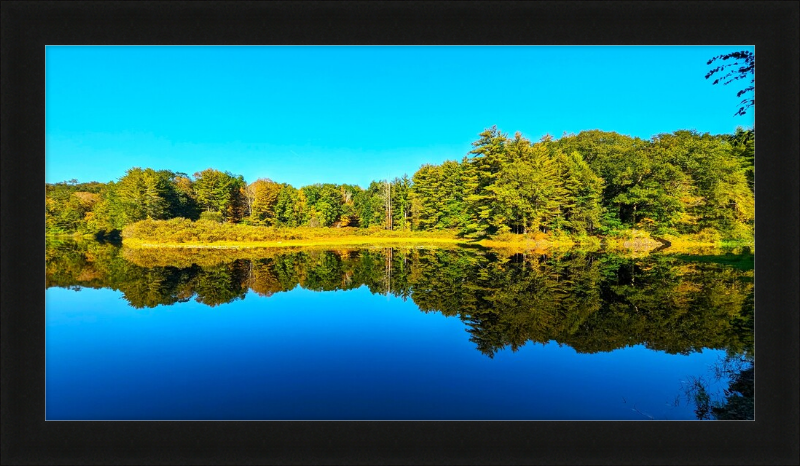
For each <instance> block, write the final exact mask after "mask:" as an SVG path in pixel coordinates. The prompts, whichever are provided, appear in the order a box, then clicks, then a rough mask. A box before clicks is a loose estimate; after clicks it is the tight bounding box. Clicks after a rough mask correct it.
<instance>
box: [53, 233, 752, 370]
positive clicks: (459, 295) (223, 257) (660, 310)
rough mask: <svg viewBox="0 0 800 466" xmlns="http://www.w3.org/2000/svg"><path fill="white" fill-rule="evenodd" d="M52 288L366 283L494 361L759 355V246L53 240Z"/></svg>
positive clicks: (151, 289) (135, 301)
mask: <svg viewBox="0 0 800 466" xmlns="http://www.w3.org/2000/svg"><path fill="white" fill-rule="evenodd" d="M46 257H47V264H46V267H47V268H46V285H47V287H48V288H49V287H67V288H73V289H80V288H81V287H87V288H112V289H114V290H118V291H121V292H122V293H123V295H124V298H125V299H126V300H127V301H128V303H129V304H130V305H131V306H133V307H135V308H150V307H155V306H158V305H171V304H174V303H178V302H185V301H188V300H192V299H194V300H196V301H198V302H200V303H203V304H205V305H208V306H212V307H213V306H217V305H220V304H224V303H229V302H231V301H235V300H238V299H244V298H245V297H246V295H247V293H248V291H252V292H255V293H257V294H259V295H261V296H271V295H273V294H275V293H281V292H285V291H289V290H292V289H294V288H296V287H298V286H300V287H302V288H304V289H307V290H313V291H333V290H350V289H356V288H359V287H362V286H366V287H367V288H368V289H369V290H370V291H371V292H372V293H380V294H391V295H394V296H397V297H401V298H403V299H411V300H413V302H414V303H415V304H416V306H418V307H419V309H420V310H421V311H423V312H438V313H441V314H443V315H445V316H455V317H457V318H458V319H460V320H461V321H463V322H464V324H465V325H466V327H467V329H468V331H469V333H470V335H471V337H470V340H471V341H472V342H473V343H474V344H475V346H476V347H477V349H478V350H479V351H480V352H482V353H483V354H485V355H487V356H489V357H492V356H494V355H495V354H496V353H497V352H498V351H500V350H501V349H503V348H510V349H512V350H514V351H516V350H517V349H518V348H520V347H521V346H522V345H525V344H526V343H528V342H538V343H547V342H549V341H556V342H558V343H559V344H563V345H569V346H570V347H572V348H574V349H575V350H576V351H578V352H580V353H596V352H607V351H612V350H615V349H618V348H624V347H628V346H633V345H640V344H641V345H644V346H646V347H647V348H650V349H655V350H661V351H665V352H667V353H671V354H688V353H693V352H697V351H699V350H701V349H703V348H712V349H723V350H726V351H727V352H728V353H729V354H741V353H752V350H753V304H752V303H753V271H752V257H753V256H752V254H740V255H729V256H710V255H709V256H691V257H689V256H671V255H663V254H653V255H650V256H647V257H638V258H626V257H622V256H618V255H608V254H596V253H580V252H569V253H559V254H553V255H532V254H519V253H516V254H510V253H509V254H505V253H503V252H501V251H492V250H480V249H464V248H456V249H414V248H409V249H342V250H313V249H311V250H283V251H276V250H270V251H236V250H190V251H186V250H178V249H163V250H134V249H128V248H121V247H119V246H118V245H114V244H109V243H105V244H104V243H98V242H72V241H61V242H56V241H51V242H49V243H48V246H47V253H46Z"/></svg>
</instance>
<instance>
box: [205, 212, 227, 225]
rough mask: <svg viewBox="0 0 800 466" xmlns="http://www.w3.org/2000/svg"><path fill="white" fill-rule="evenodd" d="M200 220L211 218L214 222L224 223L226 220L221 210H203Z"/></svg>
mask: <svg viewBox="0 0 800 466" xmlns="http://www.w3.org/2000/svg"><path fill="white" fill-rule="evenodd" d="M200 220H209V221H212V222H217V223H222V221H223V220H224V219H223V218H222V214H221V213H219V212H207V211H206V212H203V213H201V214H200Z"/></svg>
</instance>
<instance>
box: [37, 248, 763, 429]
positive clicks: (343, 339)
mask: <svg viewBox="0 0 800 466" xmlns="http://www.w3.org/2000/svg"><path fill="white" fill-rule="evenodd" d="M752 264H753V261H752V255H751V254H738V255H730V254H729V255H724V256H713V255H708V256H677V255H666V254H651V255H650V256H647V257H639V258H631V257H627V258H626V257H623V256H619V255H610V254H596V253H580V252H571V253H562V254H553V255H547V256H544V255H528V254H525V255H523V254H510V253H502V252H499V251H489V250H479V249H425V248H416V249H413V248H410V249H342V250H336V251H326V250H293V251H288V250H287V251H260V252H254V251H251V252H237V251H232V250H214V251H205V252H203V251H179V250H161V251H153V250H131V249H127V248H120V247H119V246H116V245H113V244H102V243H95V242H81V243H76V242H51V243H49V244H48V249H47V292H46V293H47V295H46V298H47V301H46V302H47V305H46V312H47V328H46V332H47V333H46V342H47V352H46V357H47V362H46V364H47V366H46V367H47V374H46V377H47V379H46V387H47V400H46V402H47V408H46V412H47V419H48V420H136V419H141V420H192V419H196V420H211V419H220V420H225V419H227V420H245V419H252V420H279V419H280V420H327V419H330V420H344V419H363V420H402V419H411V420H428V419H430V420H459V419H463V420H489V419H495V420H512V419H520V420H583V419H585V420H646V419H651V418H652V419H657V420H666V419H669V420H674V419H697V418H708V417H710V416H709V415H708V413H709V410H708V409H705V410H704V409H703V406H702V403H697V393H698V392H697V390H694V391H692V390H690V389H691V387H693V386H694V387H697V386H700V385H698V384H697V383H698V382H702V387H703V391H701V394H707V395H708V397H709V399H710V400H711V402H712V405H713V402H715V401H716V402H717V403H718V404H720V403H722V402H724V401H725V395H726V394H725V392H724V391H723V389H725V388H727V387H728V383H729V382H730V380H729V377H725V376H721V377H718V378H715V377H714V371H715V369H716V371H717V372H720V371H719V368H720V367H723V366H724V365H725V363H726V362H729V361H731V360H741V359H742V358H744V359H747V360H748V361H751V356H752V354H753V271H752ZM723 375H724V374H723ZM701 399H704V398H701ZM747 406H749V408H748V409H750V410H751V411H752V406H751V405H747ZM706 408H708V407H707V406H706ZM750 416H752V413H750Z"/></svg>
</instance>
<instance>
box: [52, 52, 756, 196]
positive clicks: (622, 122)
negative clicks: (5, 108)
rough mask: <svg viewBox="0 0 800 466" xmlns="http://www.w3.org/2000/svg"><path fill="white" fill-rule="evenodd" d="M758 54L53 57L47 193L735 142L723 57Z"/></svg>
mask: <svg viewBox="0 0 800 466" xmlns="http://www.w3.org/2000/svg"><path fill="white" fill-rule="evenodd" d="M737 50H754V48H753V47H749V46H724V47H710V46H702V47H699V46H691V47H604V46H587V47H568V46H563V47H534V46H531V47H519V46H516V47H377V46H373V47H338V46H337V47H332V46H321V47H305V46H297V47H272V46H269V47H122V46H121V47H117V46H106V47H100V46H98V47H95V46H49V47H47V51H46V60H47V61H46V66H47V75H46V79H47V81H46V86H47V89H46V98H47V103H46V143H47V151H46V181H47V182H58V181H64V180H69V179H73V178H74V179H77V180H79V181H81V182H86V181H101V182H108V181H112V180H116V179H118V178H120V177H121V176H123V175H124V174H125V171H126V170H127V169H129V168H131V167H134V166H139V167H151V168H155V169H168V170H172V171H176V172H184V173H188V174H193V173H195V172H197V171H200V170H203V169H206V168H209V167H212V168H216V169H219V170H223V171H230V172H232V173H234V174H237V175H239V174H241V175H243V176H244V177H245V179H246V180H247V181H254V180H256V179H258V178H270V179H272V180H275V181H278V182H286V183H290V184H292V185H294V186H295V187H300V186H304V185H308V184H312V183H327V182H330V183H350V184H359V185H361V186H362V187H366V186H367V185H368V184H369V182H370V181H371V180H377V179H385V178H393V177H395V176H402V175H403V174H408V175H409V176H411V175H412V174H413V173H414V172H415V171H416V170H417V169H418V168H419V167H420V166H421V165H422V164H425V163H437V164H438V163H441V162H443V161H445V160H460V159H461V158H462V157H464V155H466V154H467V152H468V151H469V150H470V149H471V145H470V143H471V142H473V141H475V140H476V139H477V137H478V133H480V132H481V131H483V129H484V128H488V127H491V126H492V125H497V127H498V128H499V129H500V130H502V131H503V132H507V133H509V134H511V135H513V134H514V132H516V131H520V132H521V133H522V134H523V135H524V136H526V137H528V138H530V139H533V140H538V139H539V138H540V137H542V136H543V135H545V134H551V135H553V136H555V137H560V136H561V135H562V134H563V133H564V132H567V133H577V132H580V131H582V130H591V129H600V130H604V131H616V132H618V133H621V134H627V135H631V136H638V137H642V138H650V137H651V136H653V135H655V134H659V133H666V132H673V131H675V130H678V129H694V130H697V131H700V132H709V133H712V134H719V133H731V132H733V131H734V130H735V129H736V127H737V126H745V127H749V126H752V125H753V122H754V116H753V115H754V111H753V109H751V110H750V111H749V112H748V114H747V115H746V116H744V117H741V116H734V113H735V112H736V110H737V109H738V108H739V107H738V103H739V101H740V100H741V99H740V98H737V97H736V92H737V91H738V90H739V87H735V86H736V84H732V85H730V86H722V85H716V86H714V85H712V84H711V81H710V80H706V79H705V74H706V72H707V71H708V69H709V66H708V65H706V62H707V61H708V59H710V58H711V57H713V56H715V55H719V54H723V53H728V52H733V51H737Z"/></svg>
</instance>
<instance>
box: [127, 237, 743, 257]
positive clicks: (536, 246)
mask: <svg viewBox="0 0 800 466" xmlns="http://www.w3.org/2000/svg"><path fill="white" fill-rule="evenodd" d="M122 244H123V246H125V247H128V248H131V249H184V250H249V249H281V248H306V247H308V248H319V247H323V248H325V247H327V248H337V247H369V246H376V247H377V246H383V247H390V246H403V247H413V246H455V247H476V246H477V247H483V248H488V249H504V250H517V251H537V250H539V251H544V250H567V249H574V248H583V249H588V250H597V251H609V252H610V251H641V252H654V251H656V250H658V251H662V252H674V253H681V252H688V251H691V250H709V249H722V248H726V247H727V248H731V247H732V248H736V247H743V246H747V247H750V248H752V247H753V245H752V244H738V243H736V244H725V243H711V242H687V241H681V242H672V243H671V244H665V243H664V242H661V241H657V240H654V239H650V238H647V239H643V238H637V239H636V240H630V239H626V240H620V239H614V240H612V241H607V240H606V239H605V238H600V237H592V238H591V241H590V242H586V241H574V240H572V239H571V238H564V239H558V240H555V241H552V240H544V239H543V240H534V239H529V240H515V241H502V240H495V239H483V240H479V241H474V240H469V239H464V238H442V237H386V236H374V237H373V236H341V237H334V238H305V239H284V240H270V241H212V242H182V243H179V242H163V243H161V242H158V243H156V242H149V241H143V240H140V239H136V238H126V239H123V240H122Z"/></svg>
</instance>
